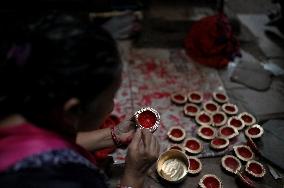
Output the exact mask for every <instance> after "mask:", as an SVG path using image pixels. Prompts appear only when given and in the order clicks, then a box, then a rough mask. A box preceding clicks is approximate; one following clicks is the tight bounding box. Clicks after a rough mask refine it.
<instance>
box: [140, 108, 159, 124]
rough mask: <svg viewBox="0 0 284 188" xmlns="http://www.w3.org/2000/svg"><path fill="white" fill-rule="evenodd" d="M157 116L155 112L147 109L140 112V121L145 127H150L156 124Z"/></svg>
mask: <svg viewBox="0 0 284 188" xmlns="http://www.w3.org/2000/svg"><path fill="white" fill-rule="evenodd" d="M156 120H157V119H156V116H155V114H154V113H153V112H151V111H149V110H147V111H144V112H142V113H141V114H139V116H138V122H139V124H140V125H142V126H143V127H145V128H150V127H152V126H154V125H155V123H156Z"/></svg>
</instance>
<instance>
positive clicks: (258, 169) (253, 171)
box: [245, 160, 266, 178]
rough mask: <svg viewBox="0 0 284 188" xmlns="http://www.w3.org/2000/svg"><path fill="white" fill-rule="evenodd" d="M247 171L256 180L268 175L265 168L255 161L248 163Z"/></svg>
mask: <svg viewBox="0 0 284 188" xmlns="http://www.w3.org/2000/svg"><path fill="white" fill-rule="evenodd" d="M245 171H246V172H247V173H248V174H250V175H251V176H253V177H255V178H262V177H263V176H264V175H265V173H266V171H265V168H264V166H263V165H262V164H261V163H260V162H257V161H255V160H250V161H248V162H247V164H246V167H245Z"/></svg>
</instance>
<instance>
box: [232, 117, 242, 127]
mask: <svg viewBox="0 0 284 188" xmlns="http://www.w3.org/2000/svg"><path fill="white" fill-rule="evenodd" d="M230 123H231V125H233V126H234V127H241V126H242V122H241V121H240V120H238V119H232V120H231V122H230Z"/></svg>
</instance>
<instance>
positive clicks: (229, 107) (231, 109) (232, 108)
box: [221, 103, 239, 115]
mask: <svg viewBox="0 0 284 188" xmlns="http://www.w3.org/2000/svg"><path fill="white" fill-rule="evenodd" d="M221 108H222V110H223V111H224V112H225V113H226V114H228V115H236V114H237V113H238V111H239V109H238V107H237V105H235V104H232V103H225V104H223V105H222V107H221Z"/></svg>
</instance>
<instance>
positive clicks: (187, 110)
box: [183, 103, 200, 117]
mask: <svg viewBox="0 0 284 188" xmlns="http://www.w3.org/2000/svg"><path fill="white" fill-rule="evenodd" d="M183 112H184V114H185V115H186V116H190V117H194V116H196V114H198V113H199V112H200V108H199V107H198V106H197V105H196V104H192V103H190V104H186V105H185V106H184V108H183Z"/></svg>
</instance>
